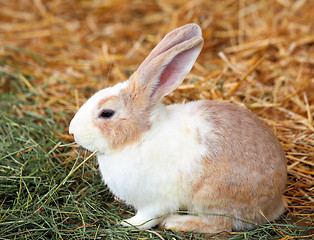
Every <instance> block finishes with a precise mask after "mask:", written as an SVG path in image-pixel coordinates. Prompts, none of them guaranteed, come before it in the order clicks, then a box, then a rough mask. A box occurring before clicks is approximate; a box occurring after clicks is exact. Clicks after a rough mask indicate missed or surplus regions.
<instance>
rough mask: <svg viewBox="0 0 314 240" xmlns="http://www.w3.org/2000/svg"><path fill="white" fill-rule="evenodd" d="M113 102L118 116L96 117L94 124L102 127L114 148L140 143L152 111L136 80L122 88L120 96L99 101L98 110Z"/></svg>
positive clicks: (119, 148)
mask: <svg viewBox="0 0 314 240" xmlns="http://www.w3.org/2000/svg"><path fill="white" fill-rule="evenodd" d="M113 104H114V109H116V114H118V115H117V117H114V118H112V119H96V120H94V125H95V126H97V127H98V128H99V129H100V131H101V133H102V134H103V135H104V137H105V139H107V141H108V143H109V146H110V148H111V149H112V150H121V149H122V148H124V147H126V146H128V145H132V144H135V143H138V142H139V141H140V137H141V136H142V135H143V133H144V132H146V131H148V130H149V128H150V122H149V116H150V111H149V110H147V108H149V106H150V104H149V101H148V100H147V98H145V97H144V96H143V93H142V89H141V88H140V87H139V86H138V85H137V83H136V81H132V82H131V83H130V85H129V86H127V87H126V88H125V89H122V90H121V92H120V94H119V95H118V96H112V97H108V98H105V99H102V100H101V101H100V102H99V103H98V110H99V108H106V106H108V108H110V107H113Z"/></svg>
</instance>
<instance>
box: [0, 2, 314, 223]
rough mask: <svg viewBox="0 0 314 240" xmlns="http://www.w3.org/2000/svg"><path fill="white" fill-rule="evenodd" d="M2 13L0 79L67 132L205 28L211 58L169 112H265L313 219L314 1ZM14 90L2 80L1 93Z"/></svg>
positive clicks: (290, 194)
mask: <svg viewBox="0 0 314 240" xmlns="http://www.w3.org/2000/svg"><path fill="white" fill-rule="evenodd" d="M0 9H1V10H0V72H2V73H5V74H6V75H5V76H14V77H15V78H16V79H19V80H20V81H22V82H23V83H24V84H25V86H26V87H27V88H29V91H30V92H35V93H37V94H31V95H30V96H29V98H28V99H27V100H28V101H30V100H31V101H36V102H37V104H36V105H28V106H25V108H27V109H24V110H26V111H30V112H35V113H37V114H39V115H44V114H46V111H45V109H46V108H47V107H50V108H51V109H52V111H53V112H54V113H55V118H56V122H57V123H58V124H59V125H60V126H62V127H63V128H65V129H66V128H67V125H68V123H69V121H70V115H64V114H59V113H60V112H66V113H71V114H74V113H75V112H76V110H77V109H78V107H79V106H80V105H81V104H82V103H83V102H84V101H85V100H86V99H87V98H88V97H89V96H90V95H91V94H92V93H94V92H95V91H96V90H97V89H101V88H103V87H105V86H110V85H113V84H115V83H116V82H119V81H123V80H125V79H127V78H128V76H129V75H130V74H131V73H132V72H133V71H134V70H136V68H137V67H138V65H139V64H140V62H141V61H142V60H143V59H144V58H145V57H146V56H147V55H148V53H149V52H150V51H151V49H152V48H153V47H154V46H155V45H156V44H157V43H158V42H159V41H160V40H161V38H162V37H163V36H164V35H165V34H166V33H167V32H168V31H170V30H172V29H174V28H175V27H178V26H181V25H183V24H185V23H189V22H195V23H198V24H199V25H200V26H201V27H202V29H203V32H204V39H205V45H204V49H203V50H202V53H201V55H200V57H199V58H198V60H197V63H196V64H195V66H194V68H193V70H192V73H191V74H190V75H189V76H188V78H187V79H186V81H185V82H184V83H183V84H182V85H181V86H180V87H179V89H178V90H176V91H175V92H174V93H173V94H171V95H170V96H168V97H167V98H166V99H165V103H167V104H169V103H172V102H182V101H184V100H185V101H190V100H198V99H215V100H219V101H220V100H224V101H229V102H233V103H235V104H240V105H245V106H246V107H247V108H249V109H251V110H252V111H253V112H255V113H256V114H257V115H258V116H259V117H260V118H261V119H262V120H264V121H265V122H266V123H267V124H268V125H269V126H271V127H272V129H273V131H274V133H275V134H276V136H277V137H278V139H279V140H280V141H281V143H282V145H283V147H284V150H285V152H286V155H287V159H288V172H289V181H288V186H287V190H286V192H285V197H286V199H287V202H288V211H289V214H291V215H294V216H302V217H306V216H308V218H307V220H308V221H310V220H309V219H311V218H312V217H313V203H314V195H313V185H314V184H313V183H314V168H313V167H314V161H313V159H314V154H313V153H314V127H313V114H314V10H313V9H314V1H310V0H308V1H306V0H296V1H292V0H291V1H290V0H277V1H270V0H269V1H268V0H267V1H258V0H239V1H233V0H219V1H218V0H207V1H205V0H203V1H202V0H191V1H182V0H171V1H164V0H161V1H140V0H135V1H131V0H115V1H102V0H93V1H88V0H82V1H75V0H68V1H61V0H51V1H44V0H33V1H23V0H11V1H4V0H3V1H0ZM11 87H12V83H10V82H8V78H6V77H2V78H1V79H0V92H7V91H10V88H11ZM17 97H22V96H17ZM18 114H21V115H22V114H23V113H18ZM56 134H57V135H58V136H59V137H60V138H61V139H63V140H64V141H65V142H66V141H69V140H70V141H71V140H72V138H71V137H70V136H68V135H67V134H66V133H64V132H63V130H60V131H59V130H57V131H56Z"/></svg>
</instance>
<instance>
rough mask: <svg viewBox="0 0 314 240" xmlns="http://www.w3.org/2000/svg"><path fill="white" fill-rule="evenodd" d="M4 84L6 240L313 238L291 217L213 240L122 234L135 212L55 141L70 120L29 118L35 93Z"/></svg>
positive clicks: (47, 115)
mask: <svg viewBox="0 0 314 240" xmlns="http://www.w3.org/2000/svg"><path fill="white" fill-rule="evenodd" d="M2 77H5V78H6V79H7V80H9V81H7V82H10V83H9V85H10V86H9V89H10V91H7V92H2V93H1V95H0V126H1V128H0V135H1V138H0V239H204V238H217V239H218V238H222V237H225V238H228V239H281V238H283V237H284V236H290V237H295V238H306V235H309V234H311V231H312V232H313V231H314V229H313V227H312V228H310V227H309V226H308V227H307V226H303V227H300V226H299V225H300V224H298V223H296V222H295V221H294V222H292V221H291V220H290V219H289V218H290V217H289V216H284V217H282V219H281V220H280V221H278V222H277V223H273V224H266V225H263V226H260V227H258V228H257V229H254V230H251V231H248V232H241V233H232V234H219V235H213V236H212V235H208V234H207V235H204V234H198V233H176V232H173V231H166V230H163V229H159V228H154V229H153V230H151V231H141V230H138V229H135V228H127V227H122V226H120V225H119V224H118V222H119V221H121V220H122V219H124V218H126V217H129V216H130V215H133V214H134V210H133V209H131V208H129V207H128V206H126V205H125V204H123V203H121V202H119V201H117V200H115V199H114V198H113V196H112V195H111V194H110V193H109V191H108V189H107V188H106V187H105V186H104V185H103V184H102V182H101V177H100V174H99V172H98V170H97V163H96V161H95V159H94V157H91V158H90V159H87V158H88V157H89V155H90V153H88V152H86V151H85V150H83V149H79V150H78V153H76V152H75V151H74V150H73V146H72V145H71V143H69V142H62V141H60V139H58V138H57V137H56V134H55V133H56V132H60V133H63V132H64V131H65V128H66V127H65V125H64V124H62V123H61V122H58V123H56V122H55V119H58V117H57V115H58V114H62V115H63V116H62V117H65V118H68V119H70V116H68V115H67V113H64V112H60V113H57V112H55V113H53V112H52V111H51V109H49V108H47V109H44V112H41V113H40V114H39V113H38V112H35V111H29V110H24V109H32V108H31V107H32V106H36V104H38V103H36V102H35V101H32V100H31V99H30V97H31V96H34V94H37V93H36V92H30V91H29V89H27V88H26V86H24V83H23V82H22V81H20V79H19V78H15V77H14V76H7V75H6V76H2ZM17 96H18V97H17ZM86 159H87V161H85V160H86ZM80 164H81V165H80ZM291 222H292V223H291ZM301 236H303V237H301Z"/></svg>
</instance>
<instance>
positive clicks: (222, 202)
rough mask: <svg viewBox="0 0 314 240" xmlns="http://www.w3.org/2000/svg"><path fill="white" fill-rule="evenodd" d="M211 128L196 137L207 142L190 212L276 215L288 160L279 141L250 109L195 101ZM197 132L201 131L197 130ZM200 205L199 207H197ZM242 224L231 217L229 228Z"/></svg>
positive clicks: (257, 216)
mask: <svg viewBox="0 0 314 240" xmlns="http://www.w3.org/2000/svg"><path fill="white" fill-rule="evenodd" d="M199 104H200V105H199V107H200V109H201V115H202V117H204V118H206V120H207V122H208V124H209V125H210V126H211V127H210V132H208V133H207V134H203V135H202V136H200V134H199V136H196V137H197V139H198V140H199V142H200V144H203V145H206V147H207V154H206V155H205V156H203V159H202V167H201V168H200V173H199V176H201V177H200V179H199V182H198V183H196V184H195V185H194V187H193V194H192V196H193V198H192V203H191V206H193V210H194V211H202V212H203V211H208V210H209V211H210V212H212V213H220V214H221V213H225V214H231V215H233V216H236V217H239V218H242V219H246V220H249V221H253V222H265V218H264V217H263V216H262V215H261V214H259V213H258V212H257V211H258V210H259V209H260V210H261V211H262V212H263V214H264V215H265V217H267V219H268V220H272V219H275V218H277V217H278V216H279V215H280V214H281V213H282V211H283V210H284V206H285V203H284V200H283V198H282V194H283V191H284V188H285V183H286V176H287V172H286V159H285V155H284V152H283V149H282V146H281V144H280V143H279V141H278V140H277V139H276V137H275V136H274V135H273V133H272V132H271V131H270V129H269V128H268V127H267V126H266V125H265V124H264V123H263V122H262V121H261V120H260V119H259V118H258V117H257V116H256V115H255V114H253V113H251V112H250V111H249V110H246V109H244V108H242V107H239V106H236V105H233V104H229V103H226V102H216V101H202V102H199ZM196 132H197V133H198V132H201V129H199V130H196ZM198 208H199V209H198ZM237 224H238V225H239V229H240V228H243V225H245V224H243V222H241V221H235V222H234V224H233V228H235V229H237Z"/></svg>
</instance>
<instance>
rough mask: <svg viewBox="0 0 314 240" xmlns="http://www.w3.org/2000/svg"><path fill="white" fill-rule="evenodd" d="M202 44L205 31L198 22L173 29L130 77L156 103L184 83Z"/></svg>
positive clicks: (151, 101) (143, 93)
mask: <svg viewBox="0 0 314 240" xmlns="http://www.w3.org/2000/svg"><path fill="white" fill-rule="evenodd" d="M202 46H203V38H202V31H201V29H200V27H199V26H198V25H196V24H187V25H185V26H182V27H180V28H177V29H175V30H173V31H171V32H170V33H168V34H167V35H166V36H165V37H164V38H163V39H162V40H161V42H160V43H159V44H158V45H157V46H156V47H155V48H154V49H153V51H152V52H151V53H150V54H149V56H148V57H147V58H146V59H145V60H144V62H143V63H142V64H141V65H140V66H139V68H138V70H137V71H136V72H135V73H134V74H133V76H132V77H131V84H133V85H136V86H137V87H136V88H137V89H141V90H142V91H141V94H142V95H145V96H146V97H148V98H149V99H147V100H148V101H150V103H152V104H153V103H156V102H157V101H158V100H160V99H161V98H162V97H163V96H165V95H167V94H169V93H171V92H172V91H173V90H175V89H176V88H177V87H178V86H179V85H180V84H181V83H182V81H183V80H184V78H185V77H186V75H187V74H188V73H189V72H190V70H191V68H192V67H193V65H194V63H195V61H196V59H197V57H198V55H199V53H200V51H201V48H202ZM142 97H143V96H142Z"/></svg>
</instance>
